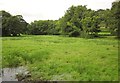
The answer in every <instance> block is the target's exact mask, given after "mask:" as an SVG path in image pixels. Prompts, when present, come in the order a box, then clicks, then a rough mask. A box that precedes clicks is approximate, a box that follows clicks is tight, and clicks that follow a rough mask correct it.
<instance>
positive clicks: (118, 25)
mask: <svg viewBox="0 0 120 83" xmlns="http://www.w3.org/2000/svg"><path fill="white" fill-rule="evenodd" d="M111 13H112V14H113V19H112V21H111V23H112V24H113V26H112V27H111V30H112V33H116V34H117V36H118V37H120V0H117V1H115V2H113V3H112V8H111Z"/></svg>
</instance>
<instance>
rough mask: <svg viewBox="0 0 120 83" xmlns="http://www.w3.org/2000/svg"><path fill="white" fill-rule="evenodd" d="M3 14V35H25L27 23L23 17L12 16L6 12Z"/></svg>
mask: <svg viewBox="0 0 120 83" xmlns="http://www.w3.org/2000/svg"><path fill="white" fill-rule="evenodd" d="M1 12H2V35H3V36H17V35H20V34H21V33H25V30H26V26H27V22H26V21H25V20H24V19H23V17H22V16H21V15H16V16H12V15H11V14H10V13H8V12H6V11H1Z"/></svg>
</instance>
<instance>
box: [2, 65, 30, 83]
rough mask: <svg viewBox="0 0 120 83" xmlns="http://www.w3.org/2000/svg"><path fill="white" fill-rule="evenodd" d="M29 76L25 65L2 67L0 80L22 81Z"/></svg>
mask: <svg viewBox="0 0 120 83" xmlns="http://www.w3.org/2000/svg"><path fill="white" fill-rule="evenodd" d="M28 75H29V76H30V73H29V71H28V70H27V68H26V67H23V66H21V67H16V68H3V69H2V73H1V77H0V81H1V80H2V81H22V80H24V79H26V78H27V76H28Z"/></svg>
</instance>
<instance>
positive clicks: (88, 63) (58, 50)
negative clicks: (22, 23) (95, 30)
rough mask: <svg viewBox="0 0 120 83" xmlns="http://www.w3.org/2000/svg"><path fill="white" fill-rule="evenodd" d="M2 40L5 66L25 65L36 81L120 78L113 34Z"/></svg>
mask: <svg viewBox="0 0 120 83" xmlns="http://www.w3.org/2000/svg"><path fill="white" fill-rule="evenodd" d="M2 43H3V49H2V55H3V59H2V60H3V67H16V66H20V65H24V66H25V65H26V66H27V67H28V69H29V70H30V71H31V74H32V79H34V80H69V81H71V80H77V81H117V80H118V40H117V39H115V38H114V37H108V38H96V39H83V38H74V37H62V36H25V37H3V39H2Z"/></svg>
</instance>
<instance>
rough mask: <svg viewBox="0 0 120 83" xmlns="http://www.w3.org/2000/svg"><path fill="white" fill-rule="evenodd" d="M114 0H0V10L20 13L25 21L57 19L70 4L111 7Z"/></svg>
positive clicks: (97, 7) (100, 7)
mask: <svg viewBox="0 0 120 83" xmlns="http://www.w3.org/2000/svg"><path fill="white" fill-rule="evenodd" d="M113 1H115V0H0V10H5V11H7V12H9V13H11V14H12V15H18V14H19V15H22V16H23V18H24V19H25V20H26V21H27V22H29V23H30V22H31V21H34V20H48V19H49V20H51V19H52V20H57V19H59V18H60V17H62V16H63V15H64V13H65V11H66V10H67V9H68V8H69V7H70V6H72V5H75V6H77V5H87V8H91V9H93V10H97V9H106V8H109V9H110V8H111V5H112V2H113Z"/></svg>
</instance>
